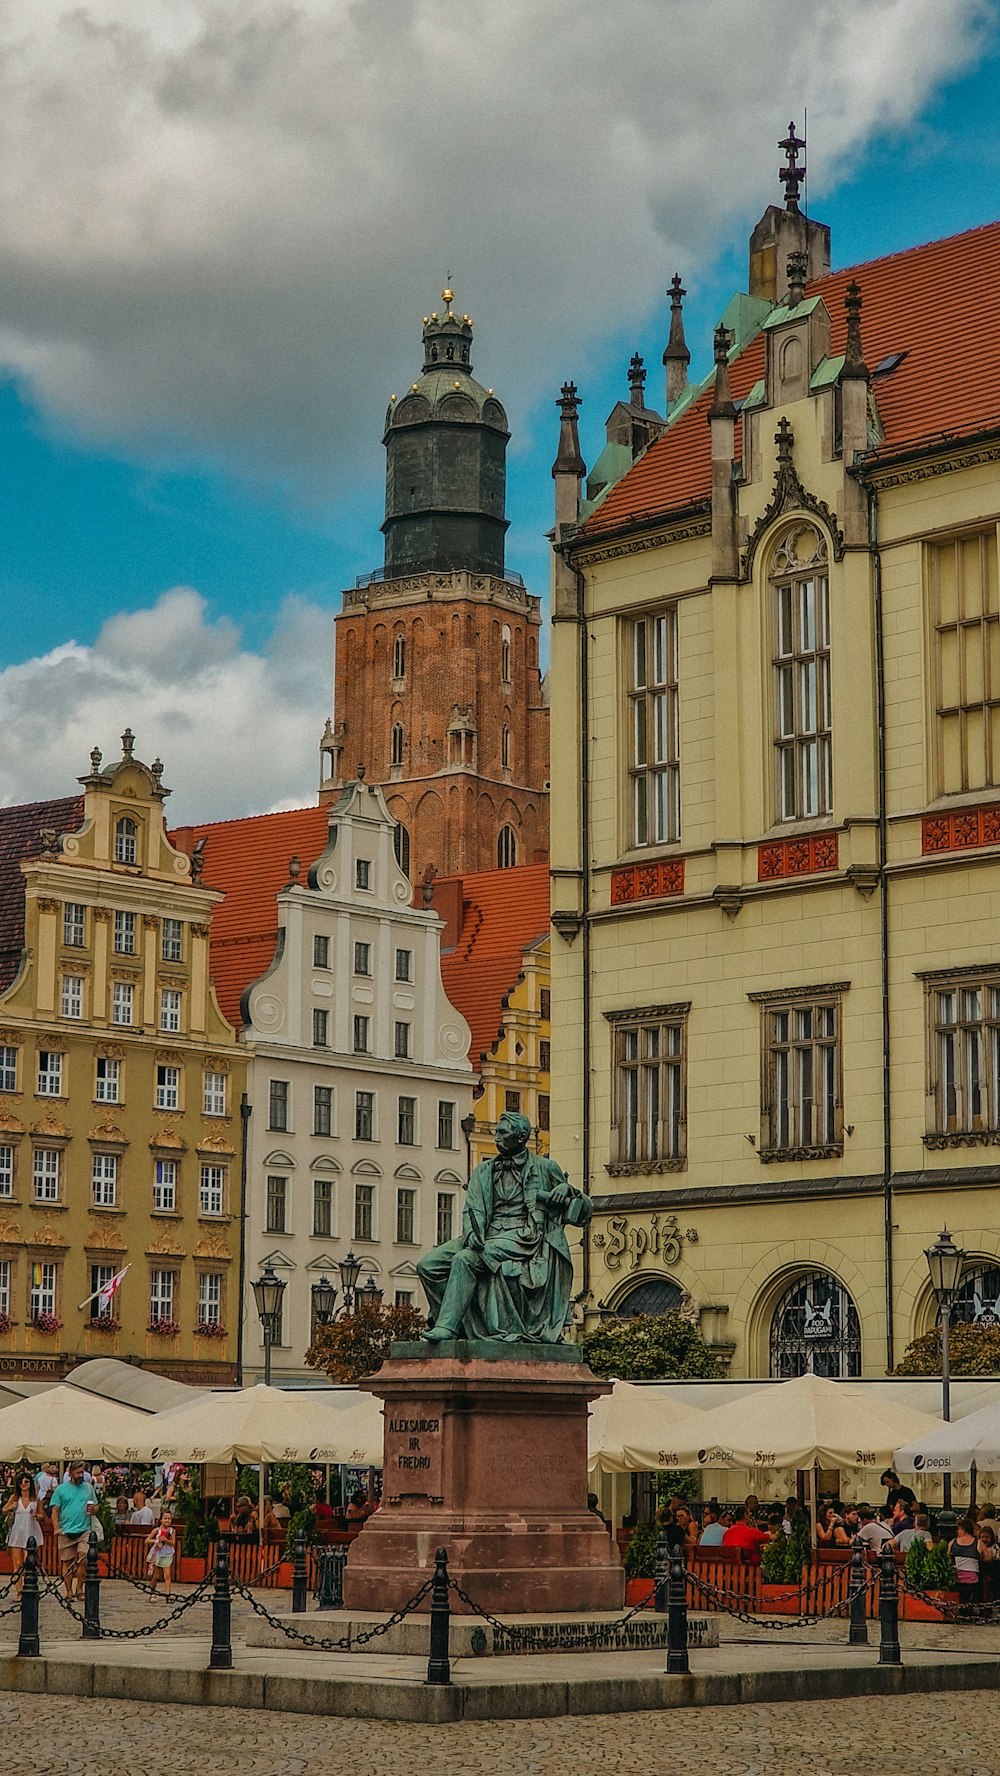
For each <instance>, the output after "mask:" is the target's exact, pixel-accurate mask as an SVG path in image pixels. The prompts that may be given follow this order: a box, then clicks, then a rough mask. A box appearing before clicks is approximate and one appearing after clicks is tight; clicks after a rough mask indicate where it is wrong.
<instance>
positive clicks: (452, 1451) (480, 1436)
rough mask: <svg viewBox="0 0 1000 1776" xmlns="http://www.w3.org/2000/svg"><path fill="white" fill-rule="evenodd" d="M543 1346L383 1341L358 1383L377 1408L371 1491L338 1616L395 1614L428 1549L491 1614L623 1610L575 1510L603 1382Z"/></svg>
mask: <svg viewBox="0 0 1000 1776" xmlns="http://www.w3.org/2000/svg"><path fill="white" fill-rule="evenodd" d="M544 1349H545V1347H538V1346H522V1347H518V1346H511V1345H502V1344H498V1345H485V1344H482V1343H476V1344H464V1343H457V1344H447V1345H438V1346H437V1347H436V1348H435V1351H434V1354H433V1355H430V1354H429V1353H428V1346H427V1345H426V1344H413V1345H396V1346H394V1347H393V1352H392V1355H391V1356H390V1358H389V1360H388V1362H386V1363H384V1364H383V1365H382V1368H381V1369H380V1370H379V1372H378V1374H377V1375H376V1376H374V1377H373V1378H372V1379H370V1380H368V1381H367V1382H366V1384H365V1385H366V1386H367V1387H369V1388H370V1389H371V1391H372V1393H374V1394H378V1395H380V1396H381V1398H382V1399H383V1400H384V1401H385V1439H384V1446H385V1454H384V1476H383V1493H382V1505H381V1508H380V1509H379V1510H378V1511H377V1512H376V1513H375V1515H374V1517H372V1518H370V1519H369V1521H368V1522H367V1523H366V1524H365V1527H364V1529H363V1530H362V1532H361V1534H360V1535H359V1536H358V1538H357V1540H356V1541H355V1542H354V1543H353V1544H352V1546H351V1551H350V1554H349V1556H348V1561H347V1569H346V1572H345V1574H344V1602H345V1604H346V1606H347V1607H348V1608H349V1609H356V1610H364V1609H368V1610H393V1609H397V1608H398V1607H399V1606H400V1604H402V1603H405V1602H406V1600H407V1598H409V1597H412V1595H413V1593H414V1591H415V1590H416V1589H417V1587H418V1585H419V1584H420V1583H421V1581H422V1580H423V1579H425V1578H427V1577H428V1576H429V1574H430V1573H431V1572H432V1571H433V1567H434V1554H435V1550H436V1549H437V1548H440V1547H443V1548H447V1550H448V1567H449V1571H450V1573H451V1575H452V1577H453V1578H455V1579H457V1580H458V1582H459V1584H460V1585H462V1586H463V1587H464V1588H465V1589H466V1590H467V1591H468V1592H469V1593H470V1595H471V1596H473V1597H474V1598H475V1600H476V1602H477V1603H479V1604H481V1605H482V1606H483V1608H485V1609H488V1610H491V1611H494V1612H503V1613H504V1614H509V1613H512V1612H517V1613H518V1614H524V1613H536V1612H537V1613H547V1612H550V1611H558V1612H563V1611H590V1610H617V1609H620V1608H621V1607H622V1603H623V1600H624V1595H625V1579H624V1574H623V1572H622V1568H621V1565H620V1564H619V1557H618V1551H617V1549H616V1548H615V1546H614V1544H613V1542H612V1539H611V1537H610V1535H609V1534H608V1532H607V1530H606V1529H605V1527H604V1525H603V1523H602V1522H601V1520H600V1518H598V1517H595V1516H594V1515H593V1513H592V1512H590V1511H588V1509H587V1407H588V1404H589V1402H590V1401H591V1400H595V1399H597V1398H598V1396H599V1395H601V1394H606V1393H608V1392H610V1383H608V1382H603V1381H599V1380H598V1379H597V1377H596V1376H595V1375H594V1374H592V1372H591V1371H590V1369H588V1368H587V1366H586V1365H585V1364H584V1363H581V1362H580V1361H579V1358H578V1356H577V1353H576V1350H575V1348H574V1347H573V1346H572V1345H557V1346H553V1347H551V1351H546V1354H544V1355H543V1354H542V1351H543V1350H544ZM521 1352H523V1355H522V1354H521ZM494 1353H496V1354H494ZM423 1607H424V1609H425V1610H426V1609H429V1607H430V1599H429V1597H428V1598H427V1599H426V1600H425V1602H424V1606H423ZM452 1608H453V1609H456V1610H461V1609H463V1608H464V1606H463V1605H462V1604H461V1603H460V1602H459V1600H458V1599H457V1598H456V1597H455V1596H454V1594H453V1597H452Z"/></svg>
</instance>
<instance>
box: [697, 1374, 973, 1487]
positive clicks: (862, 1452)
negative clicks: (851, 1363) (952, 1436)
mask: <svg viewBox="0 0 1000 1776" xmlns="http://www.w3.org/2000/svg"><path fill="white" fill-rule="evenodd" d="M939 1424H940V1420H939V1419H936V1418H931V1417H930V1415H929V1414H928V1413H926V1412H915V1411H914V1410H913V1408H912V1407H910V1406H897V1405H895V1404H894V1403H893V1402H891V1401H888V1400H880V1401H879V1403H878V1405H877V1406H876V1405H875V1404H874V1403H873V1402H870V1401H868V1400H867V1399H866V1398H865V1396H864V1394H863V1393H862V1392H861V1390H860V1389H859V1388H852V1387H851V1386H850V1385H849V1384H845V1383H844V1382H840V1381H826V1380H825V1379H824V1378H823V1377H822V1376H819V1375H800V1376H797V1377H796V1379H795V1380H794V1381H780V1382H777V1383H776V1384H775V1386H774V1387H768V1388H761V1390H760V1392H759V1393H756V1394H751V1395H749V1396H748V1397H746V1398H744V1399H742V1400H732V1401H730V1403H729V1404H728V1405H726V1406H717V1407H716V1408H715V1410H714V1411H713V1412H706V1414H705V1416H704V1419H703V1420H702V1431H703V1435H704V1442H703V1444H702V1447H701V1449H700V1450H699V1453H698V1461H699V1464H700V1465H701V1466H702V1467H708V1468H811V1467H823V1468H884V1467H886V1466H887V1465H888V1464H889V1463H890V1462H891V1461H892V1454H893V1450H894V1449H896V1448H898V1447H899V1445H900V1443H903V1442H908V1441H912V1440H913V1439H915V1438H917V1437H921V1436H927V1435H929V1433H930V1432H931V1431H932V1430H936V1429H937V1428H938V1425H939ZM900 1431H903V1435H902V1436H900V1435H899V1432H900Z"/></svg>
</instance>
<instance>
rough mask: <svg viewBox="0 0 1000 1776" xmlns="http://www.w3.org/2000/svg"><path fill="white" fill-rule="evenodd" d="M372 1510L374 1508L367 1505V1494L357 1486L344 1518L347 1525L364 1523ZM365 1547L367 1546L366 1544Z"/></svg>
mask: <svg viewBox="0 0 1000 1776" xmlns="http://www.w3.org/2000/svg"><path fill="white" fill-rule="evenodd" d="M373 1510H374V1506H373V1505H372V1504H370V1503H369V1500H368V1497H367V1494H366V1493H365V1492H364V1491H363V1490H362V1488H361V1487H360V1486H359V1487H358V1488H357V1490H356V1491H355V1492H352V1494H351V1499H350V1503H349V1504H348V1507H347V1510H346V1511H345V1512H344V1516H345V1517H346V1518H347V1521H348V1523H366V1522H367V1521H368V1518H369V1517H370V1516H371V1514H372V1511H373ZM365 1545H366V1546H367V1543H366V1544H365Z"/></svg>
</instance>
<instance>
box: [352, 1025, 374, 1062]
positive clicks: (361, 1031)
mask: <svg viewBox="0 0 1000 1776" xmlns="http://www.w3.org/2000/svg"><path fill="white" fill-rule="evenodd" d="M370 1029H371V1019H370V1018H367V1017H361V1016H357V1015H356V1016H355V1019H354V1052H355V1054H356V1055H364V1054H367V1053H368V1048H369V1031H370Z"/></svg>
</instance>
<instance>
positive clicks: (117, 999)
mask: <svg viewBox="0 0 1000 1776" xmlns="http://www.w3.org/2000/svg"><path fill="white" fill-rule="evenodd" d="M134 1002H135V988H134V986H133V985H132V982H131V981H115V983H114V989H113V992H112V995H111V1022H112V1023H113V1024H126V1025H127V1024H131V1022H132V1010H133V1005H134Z"/></svg>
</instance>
